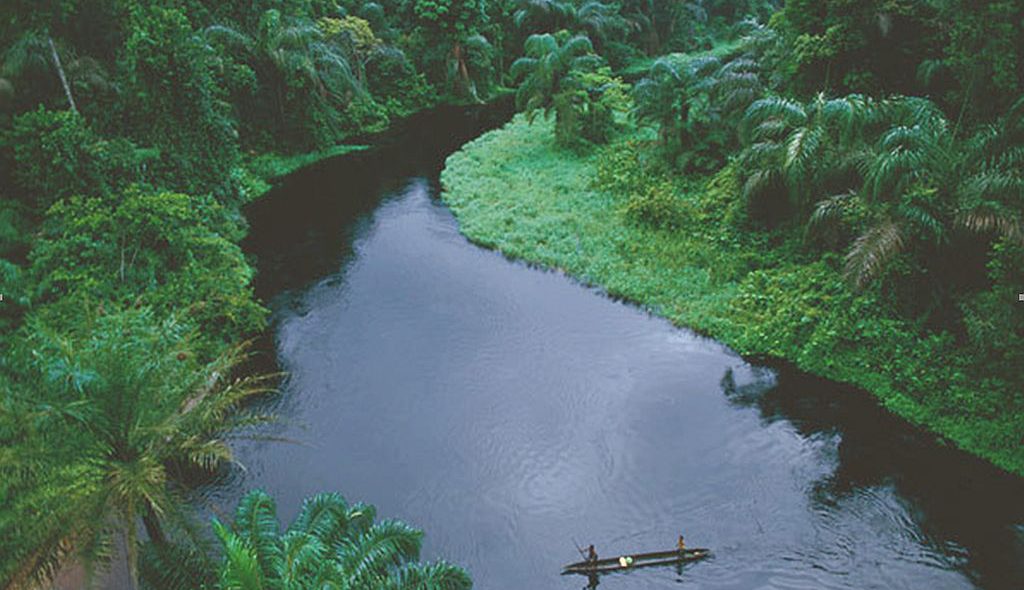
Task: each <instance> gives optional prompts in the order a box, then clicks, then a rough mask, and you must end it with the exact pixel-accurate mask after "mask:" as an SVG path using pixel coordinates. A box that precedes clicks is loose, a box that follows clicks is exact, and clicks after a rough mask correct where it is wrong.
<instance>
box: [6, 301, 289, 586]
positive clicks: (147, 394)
mask: <svg viewBox="0 0 1024 590" xmlns="http://www.w3.org/2000/svg"><path fill="white" fill-rule="evenodd" d="M30 340H31V342H32V348H33V351H34V352H33V355H34V365H35V374H36V378H35V384H34V385H35V387H34V388H32V391H30V392H27V393H25V394H24V395H21V396H18V397H17V398H16V399H17V400H18V403H17V406H16V407H15V409H14V410H12V407H11V406H8V407H7V408H6V409H7V411H8V412H12V414H11V415H13V417H14V418H15V419H18V421H20V422H23V423H24V424H26V425H27V426H25V428H26V429H28V430H29V431H30V432H26V435H25V436H23V437H21V438H20V441H19V442H20V444H18V445H16V447H15V448H14V449H11V452H10V453H8V455H6V456H5V457H4V458H5V459H9V460H10V461H11V462H6V461H5V462H4V471H5V472H6V473H24V472H25V471H24V470H31V469H37V470H38V471H36V473H38V474H40V475H39V478H40V480H39V481H38V482H36V485H33V486H26V487H28V488H30V489H32V490H33V493H32V494H29V495H27V496H25V497H21V496H19V497H17V499H16V501H15V505H14V506H12V507H11V514H14V515H20V518H30V519H33V520H32V522H29V523H21V524H20V525H19V524H18V523H17V522H16V521H12V522H4V523H3V524H4V525H5V526H4V527H0V536H3V537H8V536H10V535H9V534H10V533H12V531H14V532H24V537H25V538H22V539H19V541H20V542H21V543H25V542H31V544H32V546H30V547H28V549H27V550H26V551H25V554H24V555H23V556H19V557H21V561H22V566H21V568H20V569H19V570H18V571H15V572H13V573H12V574H11V576H10V579H9V580H8V582H7V587H9V588H19V587H22V585H24V584H26V583H28V582H31V581H32V580H39V579H45V578H47V577H48V576H49V575H52V574H53V572H54V571H55V569H56V567H57V566H58V565H59V564H60V563H61V562H62V561H63V560H64V559H65V558H66V557H68V556H69V555H75V556H77V557H79V558H81V559H82V560H84V561H86V562H99V563H100V564H102V563H104V562H105V561H108V560H109V559H110V558H111V556H112V547H113V543H112V541H113V538H114V537H115V536H116V535H118V534H120V535H123V537H124V541H125V542H124V548H125V551H126V557H127V560H128V568H129V572H130V573H131V576H132V579H133V580H135V578H136V572H137V548H138V545H139V537H138V523H139V522H140V521H141V523H142V525H143V527H144V528H145V530H146V534H147V536H148V538H149V539H150V541H151V542H153V543H155V544H157V545H160V544H164V543H166V542H167V541H168V529H167V526H166V525H167V524H170V525H175V526H178V527H183V528H187V518H186V516H185V511H184V510H183V502H184V500H183V498H182V493H181V492H182V490H183V489H184V487H185V484H184V481H185V480H186V479H187V478H188V477H189V476H190V475H192V474H195V473H210V472H212V471H214V470H216V469H218V468H219V467H220V466H222V465H224V464H226V463H230V462H232V461H233V455H232V451H231V448H230V446H229V445H228V436H229V434H230V433H232V432H234V431H236V430H237V429H239V428H244V427H248V426H252V425H255V424H260V423H264V422H266V421H267V420H268V419H269V417H268V416H265V415H260V414H256V413H252V412H250V411H247V410H245V409H244V408H242V405H243V404H244V403H245V402H246V401H247V400H250V399H252V398H254V397H255V396H259V395H261V394H263V393H265V392H267V391H269V380H270V379H271V377H270V376H265V375H260V376H252V377H243V378H233V377H232V373H233V372H234V370H235V369H236V368H237V367H238V366H239V364H240V363H241V362H242V361H243V360H244V359H245V355H244V354H243V352H242V350H240V349H234V350H231V351H229V352H227V353H225V354H224V355H222V356H221V357H219V358H217V359H215V360H213V361H211V362H201V361H200V360H198V359H196V358H195V355H194V354H193V353H192V352H191V351H190V350H189V339H188V330H187V329H186V327H185V326H184V325H183V324H181V323H179V322H177V321H175V320H173V319H170V320H166V321H163V322H156V321H155V320H154V318H153V317H152V314H151V313H150V312H149V311H148V310H145V309H142V310H130V311H125V312H119V313H115V314H112V315H107V316H102V317H100V318H98V319H96V320H95V321H93V322H91V325H88V326H87V327H86V328H85V329H83V330H80V331H79V332H76V333H75V334H73V335H71V336H66V335H59V334H55V333H53V332H52V331H51V330H49V329H48V328H47V327H45V326H43V325H42V324H39V323H36V324H35V325H33V326H32V330H31V338H30ZM49 507H57V509H56V510H54V512H53V513H52V514H51V513H48V512H47V509H48V508H49ZM30 515H34V516H30ZM19 526H21V527H22V528H17V527H19ZM7 527H11V528H10V529H8V528H7ZM26 539H27V540H28V541H26ZM19 546H22V545H19Z"/></svg>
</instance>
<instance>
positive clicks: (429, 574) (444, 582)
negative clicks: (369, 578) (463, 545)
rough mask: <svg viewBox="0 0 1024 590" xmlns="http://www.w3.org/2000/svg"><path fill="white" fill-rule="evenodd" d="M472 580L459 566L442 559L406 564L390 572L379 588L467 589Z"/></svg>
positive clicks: (392, 589) (387, 589) (381, 589)
mask: <svg viewBox="0 0 1024 590" xmlns="http://www.w3.org/2000/svg"><path fill="white" fill-rule="evenodd" d="M472 587H473V581H472V580H471V579H470V577H469V575H468V574H467V573H466V572H465V570H463V569H462V568H460V567H457V566H454V565H451V564H449V563H446V562H444V561H441V562H438V563H431V564H419V563H417V564H407V565H405V566H403V567H402V568H401V569H399V570H398V571H396V572H394V573H393V574H391V575H390V576H389V577H388V578H387V580H385V582H384V584H383V585H382V586H381V587H380V590H469V589H470V588H472Z"/></svg>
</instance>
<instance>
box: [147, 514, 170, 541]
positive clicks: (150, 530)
mask: <svg viewBox="0 0 1024 590" xmlns="http://www.w3.org/2000/svg"><path fill="white" fill-rule="evenodd" d="M142 524H143V526H145V527H146V534H147V535H148V536H149V540H150V541H152V542H153V544H154V545H166V544H167V535H165V534H164V529H163V527H162V526H160V518H159V517H158V516H157V515H156V513H155V512H153V509H152V508H151V507H147V508H146V511H145V512H143V513H142Z"/></svg>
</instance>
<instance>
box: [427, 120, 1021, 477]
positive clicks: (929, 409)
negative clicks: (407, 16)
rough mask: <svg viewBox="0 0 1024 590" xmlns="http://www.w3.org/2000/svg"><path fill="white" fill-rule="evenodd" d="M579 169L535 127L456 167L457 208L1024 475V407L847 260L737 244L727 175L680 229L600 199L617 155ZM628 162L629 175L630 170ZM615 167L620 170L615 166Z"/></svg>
mask: <svg viewBox="0 0 1024 590" xmlns="http://www.w3.org/2000/svg"><path fill="white" fill-rule="evenodd" d="M627 152H628V145H627V144H620V145H617V146H612V147H611V148H610V149H609V150H607V151H606V152H605V153H604V155H602V154H600V153H593V154H588V155H576V154H574V153H572V152H567V151H564V150H561V149H559V148H557V147H556V146H555V145H554V143H553V133H552V131H551V123H550V122H542V121H538V122H535V123H534V124H533V125H532V126H531V125H529V124H527V123H526V121H525V120H524V119H523V118H522V117H521V116H519V117H517V118H516V119H515V120H514V121H513V122H512V123H510V124H508V125H507V126H505V127H504V128H502V129H499V130H497V131H492V132H490V133H487V134H485V135H484V136H482V137H480V138H479V139H477V140H475V141H473V142H470V143H469V144H467V145H466V146H465V147H464V148H463V149H462V150H461V151H459V152H457V153H456V154H454V155H452V156H451V157H450V158H449V159H448V162H447V167H446V169H445V171H444V173H443V175H442V184H443V186H444V190H445V192H444V196H443V198H444V200H445V202H446V203H447V204H448V206H449V207H450V208H451V210H452V211H453V212H454V214H455V215H456V217H457V218H458V220H459V223H460V228H461V231H462V232H463V233H464V234H465V235H466V236H467V237H468V238H469V239H470V240H472V241H473V242H476V243H478V244H480V245H482V246H485V247H488V248H493V249H496V250H498V251H500V252H502V253H504V254H505V255H506V256H509V257H512V258H517V259H523V260H526V261H528V262H530V263H535V264H538V265H541V266H544V267H547V268H553V269H558V270H561V271H564V272H566V273H567V274H570V275H572V276H574V277H576V278H577V279H579V280H580V281H582V282H583V283H585V284H588V285H593V286H596V287H598V288H601V289H603V290H604V291H605V292H607V293H608V294H609V295H611V296H613V297H619V298H623V299H626V300H629V301H632V302H635V303H637V304H639V305H641V306H643V307H644V308H646V309H649V310H650V311H652V312H653V313H656V314H658V315H661V316H664V317H666V318H668V319H669V320H671V321H672V322H674V323H675V324H677V325H680V326H685V327H689V328H691V329H694V330H697V331H699V332H701V333H704V334H707V335H709V336H711V337H713V338H715V339H717V340H720V341H722V342H724V343H726V344H727V345H729V346H731V347H732V348H733V349H735V350H736V351H737V352H739V353H740V354H743V355H754V356H766V357H772V358H778V359H784V360H786V361H788V362H791V363H793V364H794V365H796V366H797V367H799V368H800V369H802V370H804V371H807V372H809V373H812V374H816V375H819V376H822V377H826V378H828V379H832V380H835V381H840V382H844V383H848V384H852V385H855V386H857V387H859V388H861V389H864V390H866V391H868V392H870V393H871V394H873V395H874V396H875V397H877V398H878V400H879V402H880V403H881V404H882V405H883V406H884V407H886V408H887V409H889V410H890V411H892V412H893V413H895V414H896V415H898V416H901V417H903V418H905V419H907V420H908V421H910V422H911V423H913V424H915V425H917V426H920V427H923V428H925V429H927V430H929V431H931V432H933V433H935V434H937V435H938V437H939V439H940V441H942V442H945V443H949V444H953V445H955V446H957V447H959V448H961V449H963V450H965V451H967V452H969V453H972V454H974V455H977V456H980V457H982V458H984V459H987V460H988V461H990V462H992V463H993V464H995V465H997V466H999V467H1000V468H1002V469H1005V470H1006V471H1009V472H1011V473H1015V474H1017V475H1024V445H1021V444H1020V441H1021V440H1022V439H1024V402H1022V401H1021V400H1020V397H1019V394H1017V393H1015V392H1014V391H1012V390H1010V389H1011V388H1009V387H1008V386H1007V384H1006V383H1005V382H1001V381H998V382H997V381H995V380H986V379H985V376H984V375H979V366H980V363H977V362H975V359H972V358H970V356H969V355H968V354H967V353H966V352H964V351H962V350H961V349H959V348H957V345H956V343H955V342H954V341H953V339H952V337H951V336H949V335H947V334H942V333H940V334H930V335H923V334H921V333H920V332H919V331H918V330H917V329H916V328H915V327H914V326H912V325H910V324H909V323H908V322H906V321H904V320H901V319H900V318H899V317H897V316H896V315H895V314H893V313H888V312H886V310H885V309H884V308H882V307H880V305H879V302H878V301H877V300H875V299H873V298H872V297H871V296H870V295H868V294H854V293H852V292H851V290H850V289H849V288H848V286H847V285H846V284H844V282H843V280H842V277H841V274H840V273H839V267H840V265H841V258H840V257H839V256H825V257H822V258H820V259H810V258H808V257H806V256H803V255H801V253H800V252H799V249H798V248H797V247H796V246H795V245H794V244H795V241H794V240H788V241H783V242H781V243H774V242H771V241H769V240H768V239H765V237H764V236H761V235H757V234H750V233H745V232H742V231H739V230H737V227H736V224H735V222H734V220H733V219H731V217H733V216H734V215H735V212H736V207H735V203H736V196H737V194H738V190H739V186H738V182H737V180H736V178H735V175H734V174H732V173H731V171H730V170H729V169H728V168H727V169H726V170H724V171H723V172H720V173H719V174H717V175H715V176H714V177H712V178H705V179H686V180H677V181H675V183H674V185H673V187H672V190H673V191H674V195H673V196H672V197H671V198H670V199H669V201H670V203H669V204H668V205H667V206H668V207H670V208H672V209H673V214H672V216H671V217H672V220H673V221H672V223H670V224H663V225H660V226H654V225H651V224H646V223H638V222H637V220H636V215H635V213H636V208H635V206H634V205H633V203H632V202H631V201H630V199H628V198H626V197H625V196H623V195H621V194H612V192H611V191H607V190H602V189H599V188H596V179H597V177H598V175H599V173H602V172H603V173H604V174H606V175H608V174H611V175H614V174H615V173H616V172H617V171H622V172H626V171H625V170H623V169H620V168H619V167H618V166H617V163H616V162H615V160H614V158H615V154H619V155H620V156H621V154H624V153H627ZM620 163H621V162H620ZM602 167H604V170H603V171H602V170H600V168H602Z"/></svg>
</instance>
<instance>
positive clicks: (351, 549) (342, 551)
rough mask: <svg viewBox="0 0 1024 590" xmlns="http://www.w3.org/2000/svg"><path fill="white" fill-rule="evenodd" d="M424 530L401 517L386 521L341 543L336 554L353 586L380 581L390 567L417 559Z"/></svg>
mask: <svg viewBox="0 0 1024 590" xmlns="http://www.w3.org/2000/svg"><path fill="white" fill-rule="evenodd" d="M422 538H423V533H422V532H420V531H418V530H416V529H414V528H412V527H410V526H409V525H407V524H405V523H402V522H398V521H383V522H381V523H378V524H376V525H374V526H373V527H371V528H370V529H369V530H368V531H366V532H365V533H363V534H362V535H360V536H359V537H357V538H355V539H346V540H344V541H342V542H341V543H339V544H338V545H337V548H336V555H337V559H338V562H339V565H340V568H341V570H342V571H343V572H345V573H346V575H347V576H348V578H349V579H350V580H352V584H351V585H352V587H372V586H375V585H377V584H380V583H381V582H382V581H383V580H384V579H385V578H386V577H387V573H388V571H389V570H390V569H391V568H396V567H399V566H401V565H402V564H403V563H405V562H406V561H414V560H416V559H418V557H419V552H420V542H421V540H422Z"/></svg>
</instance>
